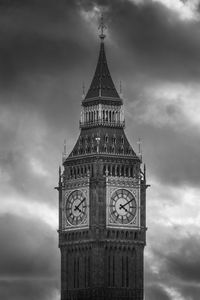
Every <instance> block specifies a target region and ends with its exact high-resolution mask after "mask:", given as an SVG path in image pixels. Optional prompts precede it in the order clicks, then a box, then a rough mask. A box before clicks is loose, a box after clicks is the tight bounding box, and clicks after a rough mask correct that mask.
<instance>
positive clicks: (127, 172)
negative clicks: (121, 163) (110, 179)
mask: <svg viewBox="0 0 200 300" xmlns="http://www.w3.org/2000/svg"><path fill="white" fill-rule="evenodd" d="M126 176H127V177H128V176H129V167H126Z"/></svg>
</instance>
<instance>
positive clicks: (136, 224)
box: [106, 185, 140, 230]
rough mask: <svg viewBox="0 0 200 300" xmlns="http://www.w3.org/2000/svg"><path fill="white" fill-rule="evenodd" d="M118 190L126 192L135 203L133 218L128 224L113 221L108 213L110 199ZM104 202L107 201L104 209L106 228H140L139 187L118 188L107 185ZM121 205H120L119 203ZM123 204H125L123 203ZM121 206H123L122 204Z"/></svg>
mask: <svg viewBox="0 0 200 300" xmlns="http://www.w3.org/2000/svg"><path fill="white" fill-rule="evenodd" d="M119 190H127V191H128V192H130V194H132V195H133V196H134V199H135V202H136V212H135V216H134V218H133V219H132V220H130V222H129V223H127V224H125V223H122V222H121V223H120V222H117V221H116V220H113V218H112V217H111V213H110V205H111V198H112V195H113V194H115V193H116V192H117V191H119ZM106 198H107V199H106V201H107V204H106V205H107V209H106V226H107V227H108V228H116V229H117V228H118V229H135V230H138V229H139V228H140V186H136V187H128V186H126V185H118V186H111V185H107V187H106ZM121 204H122V203H121ZM124 204H125V203H124ZM122 205H123V204H122Z"/></svg>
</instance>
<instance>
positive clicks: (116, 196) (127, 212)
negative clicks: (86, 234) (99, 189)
mask: <svg viewBox="0 0 200 300" xmlns="http://www.w3.org/2000/svg"><path fill="white" fill-rule="evenodd" d="M136 213H137V202H136V200H135V196H134V194H133V193H131V192H130V191H129V190H128V189H125V188H121V189H117V190H115V191H114V192H113V193H112V195H111V197H110V205H109V215H110V218H111V219H112V221H113V222H114V223H116V224H119V225H129V224H130V223H131V222H132V221H133V220H134V219H135V216H136Z"/></svg>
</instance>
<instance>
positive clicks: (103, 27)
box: [98, 14, 107, 41]
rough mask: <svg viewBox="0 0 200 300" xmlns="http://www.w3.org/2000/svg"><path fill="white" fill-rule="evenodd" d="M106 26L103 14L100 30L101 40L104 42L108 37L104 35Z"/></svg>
mask: <svg viewBox="0 0 200 300" xmlns="http://www.w3.org/2000/svg"><path fill="white" fill-rule="evenodd" d="M106 28H107V27H106V25H105V24H104V19H103V14H101V19H100V24H99V28H98V29H99V30H100V35H99V37H100V39H101V40H102V41H103V40H104V39H105V37H106V35H105V34H104V30H105V29H106Z"/></svg>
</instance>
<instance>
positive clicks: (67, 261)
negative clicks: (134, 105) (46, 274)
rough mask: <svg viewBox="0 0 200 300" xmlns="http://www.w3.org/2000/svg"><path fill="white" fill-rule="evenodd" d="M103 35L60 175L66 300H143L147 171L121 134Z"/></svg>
mask: <svg viewBox="0 0 200 300" xmlns="http://www.w3.org/2000/svg"><path fill="white" fill-rule="evenodd" d="M100 29H101V33H100V41H101V42H100V52H99V58H98V63H97V67H96V70H95V74H94V77H93V79H92V82H91V85H90V88H89V90H88V92H87V94H86V96H85V98H84V99H83V101H82V111H81V119H80V135H79V137H78V140H77V142H76V144H75V146H74V148H73V150H72V151H71V153H70V154H69V156H68V157H66V158H65V160H64V162H63V167H64V170H63V172H62V174H61V171H60V178H59V186H58V190H59V247H60V251H61V300H86V299H87V300H89V299H90V300H100V299H101V300H103V299H105V300H117V299H118V300H122V299H126V300H143V290H144V288H143V261H144V257H143V250H144V246H145V242H146V238H145V236H146V215H145V212H146V204H145V203H146V187H147V186H146V179H145V168H143V170H142V169H141V165H142V162H141V157H139V156H137V155H136V153H135V152H134V150H133V148H132V147H131V145H130V144H129V142H128V140H127V138H126V135H125V132H124V127H125V120H124V111H123V101H122V99H121V97H120V96H119V94H118V92H117V90H116V88H115V86H114V83H113V80H112V78H111V75H110V72H109V69H108V65H107V60H106V55H105V47H104V39H105V34H104V25H103V24H101V26H100Z"/></svg>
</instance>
